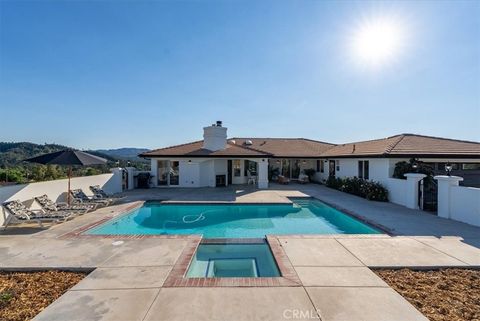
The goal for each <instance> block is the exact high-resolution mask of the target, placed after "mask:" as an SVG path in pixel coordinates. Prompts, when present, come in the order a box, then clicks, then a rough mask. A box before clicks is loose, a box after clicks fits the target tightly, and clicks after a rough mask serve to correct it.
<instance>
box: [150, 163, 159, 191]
mask: <svg viewBox="0 0 480 321" xmlns="http://www.w3.org/2000/svg"><path fill="white" fill-rule="evenodd" d="M150 175H152V176H153V177H152V185H153V186H157V182H158V177H157V175H158V160H156V159H155V158H153V159H151V160H150Z"/></svg>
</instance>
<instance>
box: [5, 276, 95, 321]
mask: <svg viewBox="0 0 480 321" xmlns="http://www.w3.org/2000/svg"><path fill="white" fill-rule="evenodd" d="M84 277H85V273H76V272H75V273H74V272H62V271H46V272H27V273H23V272H22V273H20V272H0V320H1V321H24V320H30V319H32V318H33V317H35V316H36V315H37V314H38V313H40V311H42V310H43V309H45V308H46V307H47V306H48V305H49V304H50V303H52V302H53V301H55V300H56V299H57V298H58V297H60V296H61V295H62V294H63V293H64V292H66V291H67V290H68V289H69V288H71V287H72V286H74V285H75V284H77V283H78V282H79V281H80V280H81V279H83V278H84Z"/></svg>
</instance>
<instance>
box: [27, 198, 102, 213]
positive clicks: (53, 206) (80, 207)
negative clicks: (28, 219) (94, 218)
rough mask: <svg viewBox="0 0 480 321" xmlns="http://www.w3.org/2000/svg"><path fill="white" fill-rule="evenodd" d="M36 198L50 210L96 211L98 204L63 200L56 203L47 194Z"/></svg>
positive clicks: (46, 209) (42, 205)
mask: <svg viewBox="0 0 480 321" xmlns="http://www.w3.org/2000/svg"><path fill="white" fill-rule="evenodd" d="M34 199H35V201H36V202H37V203H38V204H39V205H40V206H41V207H42V209H43V210H45V211H50V212H58V211H68V212H74V213H78V214H85V213H87V212H88V211H94V210H95V209H96V208H97V204H72V205H68V204H67V203H62V202H57V203H55V202H54V201H52V200H51V199H50V198H49V197H48V196H47V195H46V194H44V195H42V196H37V197H35V198H34Z"/></svg>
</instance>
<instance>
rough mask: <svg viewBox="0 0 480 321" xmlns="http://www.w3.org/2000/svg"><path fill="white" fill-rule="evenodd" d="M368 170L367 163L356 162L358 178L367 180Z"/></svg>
mask: <svg viewBox="0 0 480 321" xmlns="http://www.w3.org/2000/svg"><path fill="white" fill-rule="evenodd" d="M369 175H370V168H369V162H368V161H358V178H363V179H368V178H369Z"/></svg>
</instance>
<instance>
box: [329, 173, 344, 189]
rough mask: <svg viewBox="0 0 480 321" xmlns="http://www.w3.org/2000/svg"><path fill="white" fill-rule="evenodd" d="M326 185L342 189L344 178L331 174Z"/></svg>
mask: <svg viewBox="0 0 480 321" xmlns="http://www.w3.org/2000/svg"><path fill="white" fill-rule="evenodd" d="M325 185H327V186H328V187H331V188H334V189H340V188H341V186H342V179H341V178H336V177H335V176H329V177H328V179H327V181H326V182H325Z"/></svg>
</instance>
